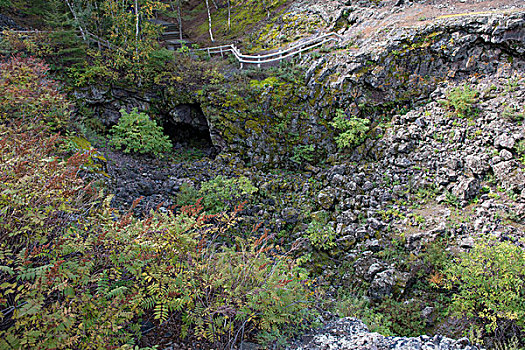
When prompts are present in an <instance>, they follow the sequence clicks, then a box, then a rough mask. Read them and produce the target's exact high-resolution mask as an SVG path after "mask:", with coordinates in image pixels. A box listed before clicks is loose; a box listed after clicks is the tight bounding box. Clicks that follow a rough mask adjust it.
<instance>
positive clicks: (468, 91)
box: [443, 85, 479, 117]
mask: <svg viewBox="0 0 525 350" xmlns="http://www.w3.org/2000/svg"><path fill="white" fill-rule="evenodd" d="M478 95H479V93H478V91H476V90H474V89H472V88H471V87H470V86H468V85H464V86H463V87H456V88H454V89H452V90H450V91H449V92H448V93H447V95H446V100H444V101H443V104H444V105H445V106H446V107H447V108H453V109H454V112H455V113H456V114H457V115H458V116H459V117H466V116H468V115H469V114H470V112H472V110H473V108H474V104H475V103H476V102H477V101H478Z"/></svg>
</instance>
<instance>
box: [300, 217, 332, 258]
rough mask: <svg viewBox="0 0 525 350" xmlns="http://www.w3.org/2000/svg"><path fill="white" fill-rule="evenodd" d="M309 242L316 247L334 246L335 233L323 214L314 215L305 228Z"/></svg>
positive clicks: (328, 247)
mask: <svg viewBox="0 0 525 350" xmlns="http://www.w3.org/2000/svg"><path fill="white" fill-rule="evenodd" d="M306 234H307V235H308V239H309V240H310V243H311V244H312V245H313V246H314V247H315V248H317V249H321V250H328V249H331V248H333V247H335V246H336V243H335V238H336V233H335V230H334V228H333V227H332V226H330V225H328V223H327V218H326V217H325V216H319V217H316V218H314V219H313V220H312V222H310V224H309V225H308V229H307V230H306Z"/></svg>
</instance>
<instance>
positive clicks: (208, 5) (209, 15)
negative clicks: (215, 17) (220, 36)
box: [206, 0, 215, 42]
mask: <svg viewBox="0 0 525 350" xmlns="http://www.w3.org/2000/svg"><path fill="white" fill-rule="evenodd" d="M206 9H207V10H208V30H209V31H210V40H211V42H214V41H215V39H213V32H212V27H211V12H210V2H209V0H206Z"/></svg>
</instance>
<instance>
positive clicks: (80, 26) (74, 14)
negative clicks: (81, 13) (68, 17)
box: [65, 0, 87, 41]
mask: <svg viewBox="0 0 525 350" xmlns="http://www.w3.org/2000/svg"><path fill="white" fill-rule="evenodd" d="M65 1H66V4H67V7H69V11H71V14H72V15H73V18H74V19H75V22H76V23H77V24H78V29H80V34H81V35H82V39H83V40H84V41H86V40H87V37H86V33H85V32H84V28H82V25H81V24H80V21H79V19H78V17H77V14H76V12H75V10H74V9H73V6H71V3H70V2H69V1H68V0H65Z"/></svg>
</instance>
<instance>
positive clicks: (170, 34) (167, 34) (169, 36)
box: [161, 32, 180, 41]
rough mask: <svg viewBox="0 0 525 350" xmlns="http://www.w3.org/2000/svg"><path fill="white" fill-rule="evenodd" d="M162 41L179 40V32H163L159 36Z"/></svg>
mask: <svg viewBox="0 0 525 350" xmlns="http://www.w3.org/2000/svg"><path fill="white" fill-rule="evenodd" d="M161 37H162V40H164V41H166V40H172V39H180V32H164V33H162V35H161Z"/></svg>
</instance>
